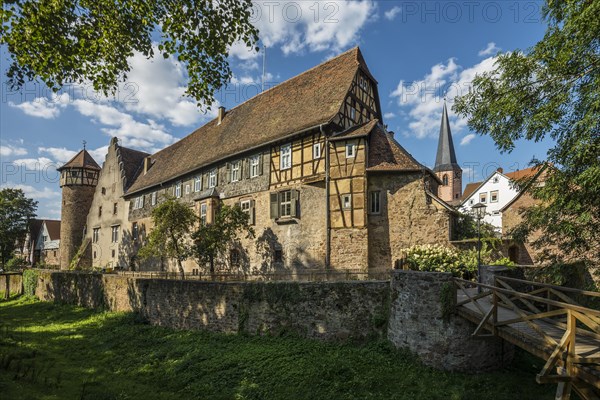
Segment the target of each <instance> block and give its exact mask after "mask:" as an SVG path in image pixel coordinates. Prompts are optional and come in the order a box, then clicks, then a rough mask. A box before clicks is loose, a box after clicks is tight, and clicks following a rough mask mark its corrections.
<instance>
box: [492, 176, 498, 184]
mask: <svg viewBox="0 0 600 400" xmlns="http://www.w3.org/2000/svg"><path fill="white" fill-rule="evenodd" d="M492 182H494V183H498V182H500V178H498V177H497V176H495V177H494V179H492Z"/></svg>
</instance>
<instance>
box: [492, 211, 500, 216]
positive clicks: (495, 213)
mask: <svg viewBox="0 0 600 400" xmlns="http://www.w3.org/2000/svg"><path fill="white" fill-rule="evenodd" d="M492 215H500V211H492Z"/></svg>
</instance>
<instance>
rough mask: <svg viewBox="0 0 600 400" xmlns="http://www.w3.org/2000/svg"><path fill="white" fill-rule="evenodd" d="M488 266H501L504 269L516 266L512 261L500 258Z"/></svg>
mask: <svg viewBox="0 0 600 400" xmlns="http://www.w3.org/2000/svg"><path fill="white" fill-rule="evenodd" d="M489 265H502V266H504V267H514V266H516V265H517V264H515V263H514V262H513V261H511V259H510V258H508V257H502V258H499V259H497V260H495V261H492V262H490V263H489Z"/></svg>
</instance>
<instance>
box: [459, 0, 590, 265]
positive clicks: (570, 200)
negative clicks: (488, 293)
mask: <svg viewBox="0 0 600 400" xmlns="http://www.w3.org/2000/svg"><path fill="white" fill-rule="evenodd" d="M543 15H544V18H545V20H546V22H547V25H548V27H547V30H546V33H545V35H544V38H543V39H542V40H541V41H540V42H538V43H537V44H536V45H534V46H533V47H532V48H530V49H528V50H527V51H521V50H515V51H512V52H508V53H505V54H501V55H499V57H498V59H497V61H496V65H495V70H494V71H491V72H488V73H484V74H482V75H480V76H478V77H476V78H475V79H474V82H473V90H472V91H471V92H470V93H468V94H466V95H464V96H462V97H460V98H458V99H457V102H456V104H455V106H454V109H455V110H456V111H457V112H458V113H459V114H461V115H463V116H466V117H468V124H469V127H470V128H471V129H472V130H474V131H476V132H478V133H480V134H489V135H490V136H491V137H492V138H493V139H494V141H495V142H496V145H497V147H498V148H499V149H500V150H501V151H503V152H504V151H508V152H510V151H511V150H513V149H514V148H515V145H516V144H515V143H516V141H518V140H519V139H526V140H533V141H535V142H537V141H541V140H543V139H548V138H551V139H552V140H554V142H555V144H554V147H552V148H551V149H550V150H549V152H548V154H547V160H546V161H545V162H543V161H539V160H533V163H534V164H536V165H538V166H542V164H545V163H547V166H548V168H547V173H546V179H545V182H544V184H543V185H529V186H528V189H527V190H529V191H530V193H531V194H532V196H533V197H534V198H535V199H537V200H539V201H538V203H539V205H537V206H535V207H532V208H530V209H529V210H528V211H527V212H526V213H525V214H524V216H525V218H524V222H523V224H522V225H521V226H520V228H519V232H520V233H521V235H520V237H521V238H524V237H526V236H527V235H530V234H531V233H532V232H534V231H536V230H537V231H539V230H541V232H542V235H541V236H540V239H538V240H536V241H535V242H534V244H535V245H537V246H546V245H555V246H557V248H558V249H560V250H561V252H560V253H561V254H564V255H566V256H586V257H591V258H595V257H598V256H600V235H598V229H599V228H600V220H599V215H600V196H599V195H598V193H600V157H599V155H600V18H598V15H600V2H598V1H589V0H560V1H559V0H547V2H546V4H545V6H544V8H543ZM521 184H522V185H523V184H524V183H523V182H521Z"/></svg>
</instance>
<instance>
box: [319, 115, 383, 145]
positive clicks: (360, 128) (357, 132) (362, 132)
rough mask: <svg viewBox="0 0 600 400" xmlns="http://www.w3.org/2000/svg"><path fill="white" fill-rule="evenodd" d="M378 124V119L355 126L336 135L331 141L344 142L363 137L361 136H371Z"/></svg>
mask: <svg viewBox="0 0 600 400" xmlns="http://www.w3.org/2000/svg"><path fill="white" fill-rule="evenodd" d="M378 122H379V120H378V119H372V120H370V121H368V122H365V123H363V124H360V125H356V126H353V127H352V128H350V129H347V130H345V131H343V132H340V133H339V134H337V135H334V136H333V137H332V138H331V139H330V140H332V141H335V140H344V139H352V138H356V137H361V136H367V135H369V133H371V131H372V130H373V128H374V127H375V126H376V125H377V123H378Z"/></svg>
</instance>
